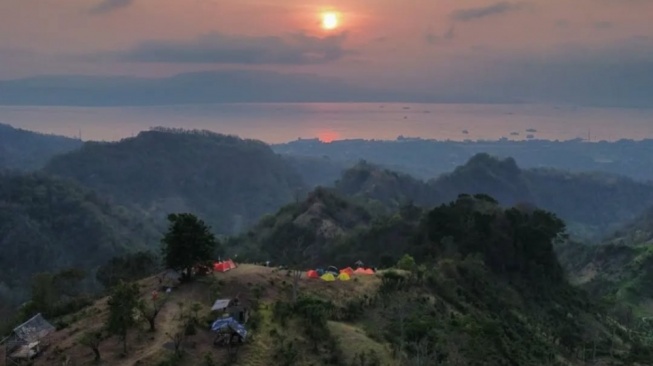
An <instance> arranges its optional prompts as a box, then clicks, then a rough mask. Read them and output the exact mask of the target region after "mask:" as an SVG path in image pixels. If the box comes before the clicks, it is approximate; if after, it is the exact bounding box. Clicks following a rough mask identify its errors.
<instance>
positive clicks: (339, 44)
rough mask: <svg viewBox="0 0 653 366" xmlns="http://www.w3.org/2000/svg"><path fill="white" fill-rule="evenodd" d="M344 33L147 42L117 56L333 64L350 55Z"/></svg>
mask: <svg viewBox="0 0 653 366" xmlns="http://www.w3.org/2000/svg"><path fill="white" fill-rule="evenodd" d="M346 38H347V34H346V33H341V34H337V35H333V36H328V37H324V38H319V37H314V36H310V35H307V34H303V33H299V34H293V35H291V36H289V37H286V38H282V37H244V36H229V35H223V34H219V33H211V34H207V35H204V36H201V37H198V38H196V39H194V40H190V41H181V42H179V41H147V42H143V43H141V44H139V45H137V46H136V47H134V48H132V49H130V50H127V51H125V52H122V53H119V54H118V55H117V56H118V58H119V60H121V61H126V62H160V63H197V64H245V65H281V64H286V65H300V64H317V63H326V62H331V61H336V60H339V59H341V58H343V57H344V56H345V55H347V54H349V53H350V51H347V50H346V49H345V48H344V46H343V43H344V41H345V39H346Z"/></svg>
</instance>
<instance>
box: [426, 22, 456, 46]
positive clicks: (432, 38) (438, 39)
mask: <svg viewBox="0 0 653 366" xmlns="http://www.w3.org/2000/svg"><path fill="white" fill-rule="evenodd" d="M455 37H456V28H455V26H454V25H452V26H450V27H449V28H447V30H446V31H445V32H444V33H443V34H442V35H439V34H435V33H433V32H427V33H426V35H425V36H424V39H425V40H426V43H428V44H431V45H436V44H439V43H442V42H443V41H451V40H453V39H454V38H455Z"/></svg>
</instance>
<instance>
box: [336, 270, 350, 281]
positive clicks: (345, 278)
mask: <svg viewBox="0 0 653 366" xmlns="http://www.w3.org/2000/svg"><path fill="white" fill-rule="evenodd" d="M338 279H339V280H340V281H349V279H350V277H349V275H348V274H347V273H345V272H343V273H341V274H339V275H338Z"/></svg>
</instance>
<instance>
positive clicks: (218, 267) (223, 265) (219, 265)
mask: <svg viewBox="0 0 653 366" xmlns="http://www.w3.org/2000/svg"><path fill="white" fill-rule="evenodd" d="M230 269H231V267H230V266H229V264H228V263H227V262H215V263H213V270H214V271H215V272H227V271H228V270H230Z"/></svg>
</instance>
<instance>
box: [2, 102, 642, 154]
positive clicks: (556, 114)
mask: <svg viewBox="0 0 653 366" xmlns="http://www.w3.org/2000/svg"><path fill="white" fill-rule="evenodd" d="M0 123H4V124H9V125H12V126H14V127H17V128H23V129H27V130H32V131H38V132H42V133H51V134H57V135H64V136H70V137H78V138H81V139H82V140H96V141H115V140H120V139H123V138H127V137H131V136H135V135H136V134H138V133H139V132H140V131H144V130H148V129H150V128H152V127H169V128H183V129H200V130H209V131H214V132H219V133H224V134H231V135H238V136H240V137H243V138H252V139H258V140H262V141H265V142H268V143H272V144H275V143H284V142H289V141H293V140H297V139H313V138H318V139H320V140H322V141H325V142H330V141H333V140H342V139H377V140H394V139H397V138H398V137H400V136H402V137H405V138H416V137H419V138H424V139H435V140H454V141H462V140H499V139H509V140H525V139H547V140H572V139H588V140H590V141H601V140H605V141H615V140H620V139H634V140H642V139H651V138H653V109H624V108H598V107H578V106H562V105H541V104H405V103H401V104H399V103H314V104H313V103H301V104H261V103H258V104H252V103H241V104H198V105H174V106H147V107H50V106H45V107H32V106H1V107H0Z"/></svg>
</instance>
